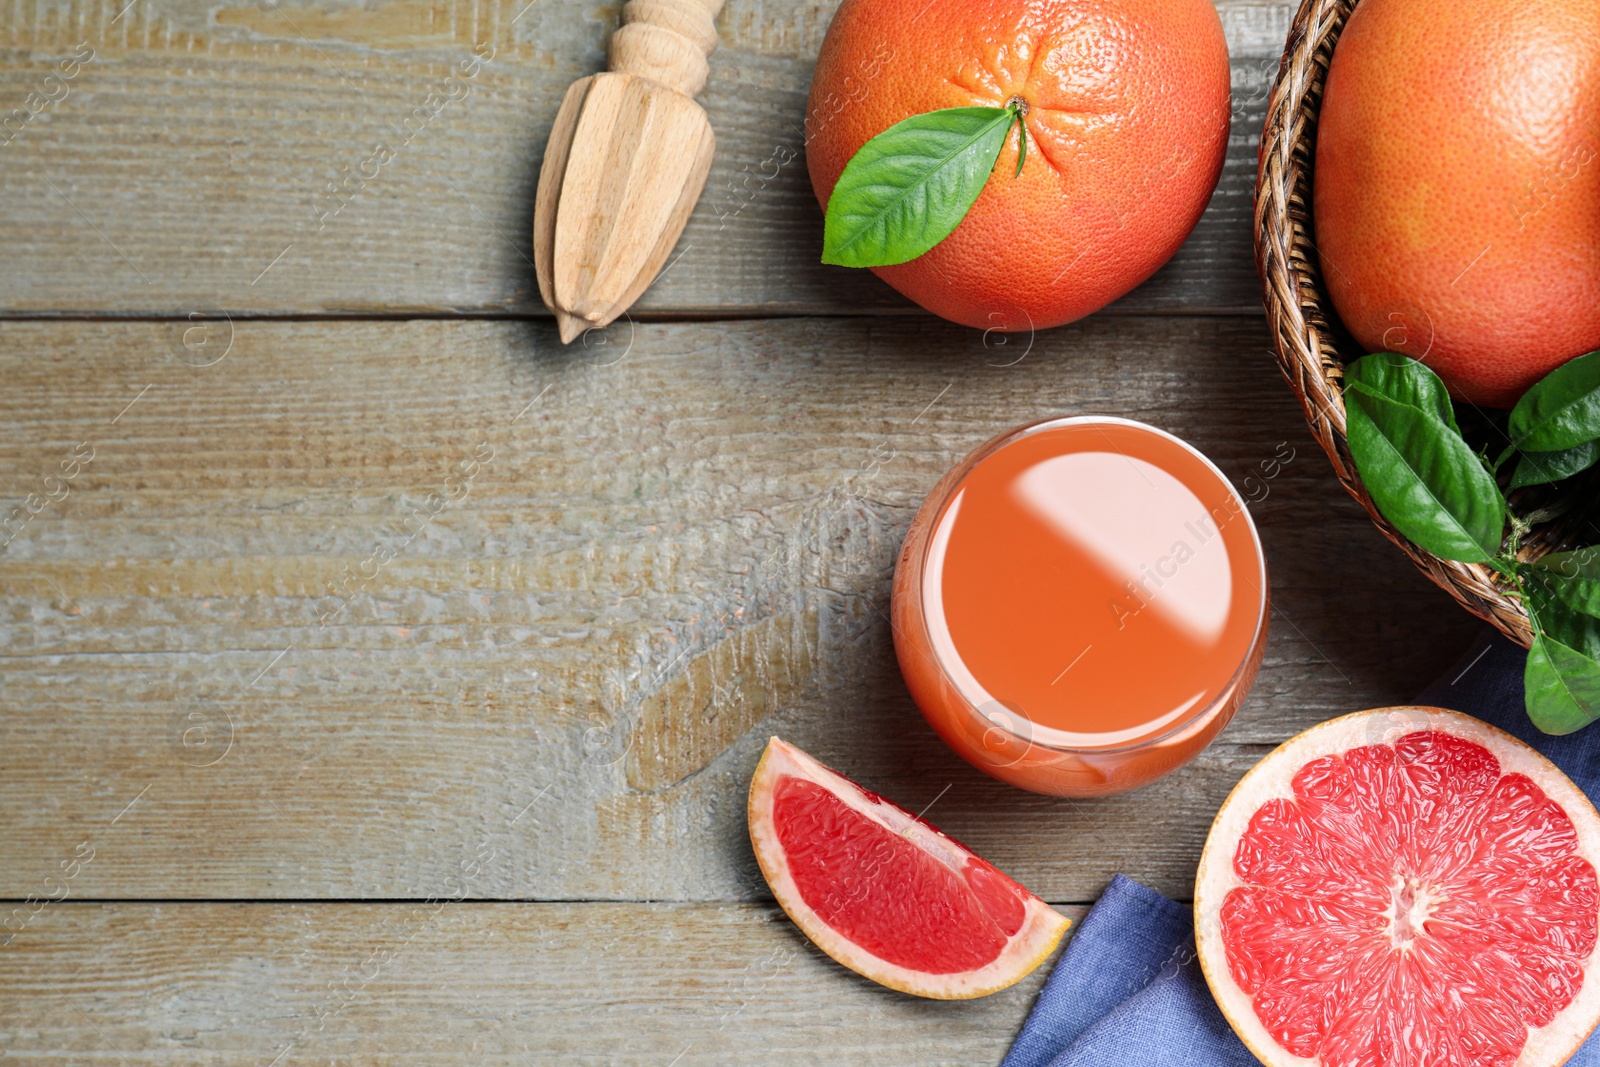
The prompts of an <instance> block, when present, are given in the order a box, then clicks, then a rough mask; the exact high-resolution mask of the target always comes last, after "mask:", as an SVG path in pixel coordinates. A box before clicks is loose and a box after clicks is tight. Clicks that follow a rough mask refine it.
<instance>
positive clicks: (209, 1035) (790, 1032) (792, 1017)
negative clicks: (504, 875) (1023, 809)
mask: <svg viewBox="0 0 1600 1067" xmlns="http://www.w3.org/2000/svg"><path fill="white" fill-rule="evenodd" d="M1062 910H1063V911H1064V912H1066V913H1067V914H1068V915H1070V916H1072V917H1074V918H1077V917H1078V916H1080V915H1081V914H1082V912H1083V909H1082V908H1064V909H1062ZM1069 936H1070V934H1069ZM0 963H3V966H4V968H5V980H4V981H3V982H0V1046H3V1047H4V1048H5V1049H6V1052H7V1055H6V1060H7V1062H8V1063H17V1064H29V1065H33V1064H40V1065H42V1064H59V1063H62V1062H72V1063H85V1062H110V1063H121V1064H128V1065H134V1064H139V1065H145V1064H148V1065H152V1067H155V1065H164V1064H172V1065H176V1064H183V1065H185V1067H188V1065H194V1064H205V1065H209V1067H223V1065H233V1064H238V1065H241V1067H244V1065H248V1067H265V1065H268V1064H271V1065H274V1067H296V1065H300V1064H306V1063H362V1064H401V1063H406V1064H413V1063H428V1064H439V1065H452V1064H473V1065H478V1064H517V1065H526V1064H554V1063H561V1064H579V1065H582V1064H595V1065H599V1064H607V1065H615V1067H668V1065H672V1067H722V1065H725V1064H729V1063H761V1064H780V1065H782V1064H796V1065H798V1064H842V1063H849V1064H861V1065H864V1067H870V1065H880V1064H881V1065H891V1064H903V1065H905V1067H934V1065H940V1064H951V1065H962V1067H970V1065H973V1064H993V1063H998V1062H999V1061H1000V1058H1001V1057H1002V1056H1003V1055H1004V1053H1005V1050H1006V1048H1007V1046H1008V1045H1009V1044H1010V1043H1011V1040H1012V1038H1013V1037H1014V1036H1015V1035H1016V1032H1017V1029H1018V1027H1020V1026H1021V1024H1022V1020H1023V1018H1024V1016H1025V1015H1026V1014H1027V1011H1028V1008H1029V1006H1030V1005H1031V1004H1032V1002H1033V999H1034V996H1035V995H1036V994H1037V992H1038V989H1039V986H1040V985H1041V984H1042V983H1043V980H1044V977H1045V975H1046V973H1047V972H1048V966H1046V967H1042V968H1040V969H1039V970H1037V971H1035V972H1034V973H1033V974H1032V975H1030V976H1028V977H1027V978H1025V979H1023V980H1022V982H1020V983H1019V984H1017V985H1015V986H1013V987H1012V988H1010V989H1007V990H1003V991H1001V992H999V993H996V994H994V995H993V996H989V997H985V998H982V999H980V1000H975V1001H965V1002H948V1001H928V1000H921V999H918V998H916V997H911V996H906V995H904V994H901V993H895V992H892V991H891V990H887V989H883V988H881V987H879V986H875V985H873V984H872V983H870V982H868V981H867V980H866V979H863V978H860V977H858V976H856V975H855V974H853V973H851V972H849V971H847V970H845V969H844V968H843V967H840V966H839V965H838V964H837V963H834V962H833V961H832V960H830V959H828V958H827V957H826V956H823V955H822V954H821V953H820V952H818V951H817V950H816V949H815V948H813V947H812V946H811V944H810V943H809V942H807V941H806V940H805V938H804V937H802V936H801V935H800V934H799V932H798V931H797V930H796V929H795V928H794V927H793V925H792V924H790V922H789V920H788V919H787V917H785V916H784V914H783V913H782V912H781V911H780V910H778V909H777V908H776V907H775V906H772V905H750V904H746V905H739V904H722V905H716V904H701V905H682V904H678V905H673V904H471V903H452V902H450V901H449V900H442V901H438V902H433V903H427V904H423V903H416V904H370V905H350V904H294V905H277V904H184V905H173V904H109V905H93V904H74V903H65V904H59V905H54V906H53V907H52V908H51V909H50V910H49V911H48V912H47V913H43V914H41V915H40V917H39V919H38V920H37V922H36V924H35V925H34V926H33V927H32V928H30V929H29V930H28V931H27V932H26V933H25V934H23V935H21V936H19V937H18V938H16V940H15V941H14V942H13V943H12V944H11V945H9V946H7V947H5V948H0Z"/></svg>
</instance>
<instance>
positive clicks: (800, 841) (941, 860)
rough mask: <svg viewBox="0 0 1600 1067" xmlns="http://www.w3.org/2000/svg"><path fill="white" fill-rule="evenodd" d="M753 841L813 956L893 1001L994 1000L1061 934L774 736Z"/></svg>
mask: <svg viewBox="0 0 1600 1067" xmlns="http://www.w3.org/2000/svg"><path fill="white" fill-rule="evenodd" d="M750 844H751V845H752V846H753V847H754V848H755V853H756V860H757V861H758V862H759V863H760V864H761V873H762V874H763V875H765V876H766V879H767V884H768V885H769V886H771V887H772V895H773V896H775V897H777V899H778V903H779V904H781V905H782V906H783V910H784V911H786V912H788V914H789V918H791V919H793V920H794V922H795V925H796V926H798V927H800V929H801V930H802V931H803V932H804V933H805V935H806V936H807V937H809V938H810V939H811V940H812V941H813V942H814V943H815V944H816V946H817V947H818V948H820V949H822V951H824V952H826V953H827V954H828V955H830V956H832V957H833V958H834V959H836V960H838V961H839V962H840V963H842V964H844V965H845V966H846V967H848V968H850V969H851V970H852V971H855V972H856V973H858V974H862V975H865V976H866V977H868V978H870V979H872V980H873V981H874V982H878V983H880V984H882V985H886V986H888V987H889V988H891V989H898V990H900V991H901V992H902V993H915V994H916V995H917V996H919V997H934V998H936V999H939V1000H967V999H970V998H972V997H981V996H986V995H988V994H990V993H994V992H997V991H998V990H1001V989H1004V988H1006V987H1007V986H1009V985H1012V984H1014V983H1015V982H1017V981H1018V980H1019V979H1021V978H1022V977H1023V976H1025V975H1026V974H1028V972H1030V971H1032V970H1033V969H1034V968H1035V967H1037V966H1039V964H1040V963H1042V962H1043V961H1044V959H1045V958H1046V957H1047V956H1049V955H1050V953H1051V951H1052V950H1053V949H1054V948H1055V947H1056V945H1057V943H1059V942H1060V940H1061V935H1062V934H1063V933H1064V932H1066V929H1067V926H1068V920H1067V919H1066V918H1065V917H1064V916H1062V915H1060V914H1058V913H1056V912H1055V911H1053V910H1051V908H1050V905H1048V904H1046V903H1045V902H1044V901H1042V900H1040V899H1039V898H1038V897H1036V896H1034V895H1033V894H1032V893H1030V892H1028V891H1027V890H1026V889H1024V888H1022V887H1021V886H1020V885H1018V884H1017V883H1016V882H1013V881H1012V880H1011V879H1010V878H1007V877H1006V876H1005V875H1003V874H1001V873H1000V872H999V871H997V870H995V869H994V868H993V867H991V866H990V865H989V864H987V863H985V862H984V861H983V860H981V859H979V858H978V857H977V856H974V855H973V854H972V853H971V852H969V851H967V849H966V848H964V847H963V846H962V845H961V844H959V843H958V842H956V841H955V840H953V839H951V838H949V837H946V836H945V835H944V834H942V833H940V832H939V831H938V830H936V829H934V828H933V827H932V826H931V825H929V824H928V823H926V822H924V821H923V820H921V819H918V818H916V817H914V816H912V815H911V814H909V813H908V812H906V811H905V810H904V809H902V808H898V807H896V806H895V805H893V804H891V803H889V802H888V801H887V800H884V799H883V798H882V797H880V796H878V795H877V794H876V793H869V792H868V791H867V790H865V789H862V788H861V787H860V786H858V785H856V784H855V783H854V782H852V781H850V780H849V779H848V778H845V777H843V776H841V775H839V774H836V773H835V772H833V771H831V770H829V769H828V768H826V767H824V766H823V765H822V764H820V763H818V762H817V761H816V760H814V759H812V758H811V757H810V756H808V755H806V754H805V753H804V752H802V751H800V750H799V749H798V748H795V747H794V746H793V745H790V744H786V743H784V742H783V741H780V740H778V739H777V738H776V737H774V738H773V739H772V740H770V741H768V742H767V750H766V752H765V753H763V754H762V756H761V762H760V763H759V764H757V765H756V773H755V777H754V778H752V779H751V780H750Z"/></svg>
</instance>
